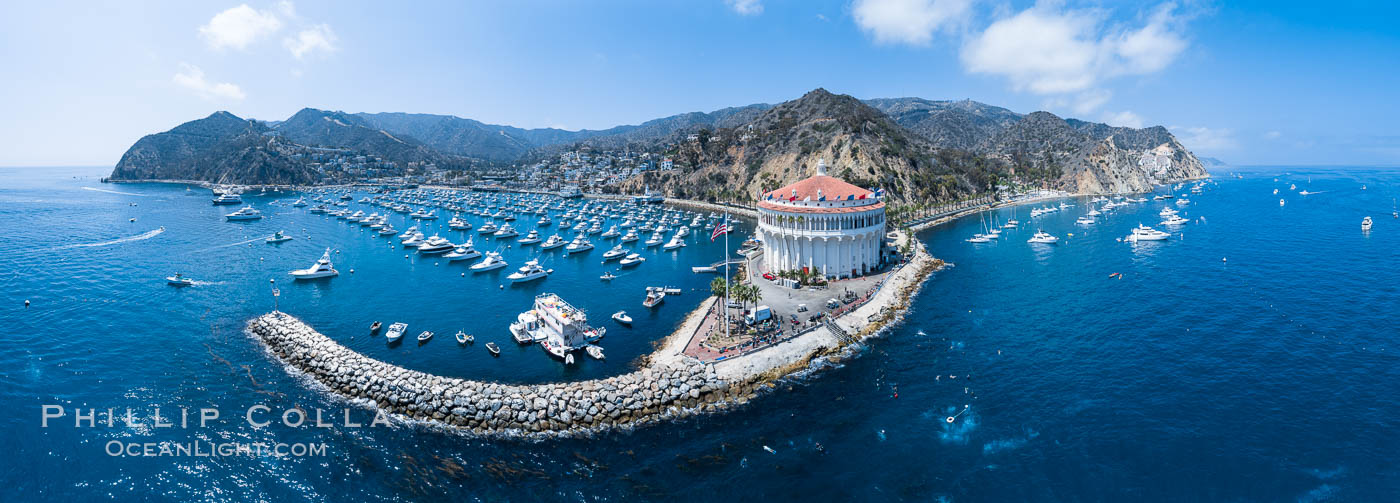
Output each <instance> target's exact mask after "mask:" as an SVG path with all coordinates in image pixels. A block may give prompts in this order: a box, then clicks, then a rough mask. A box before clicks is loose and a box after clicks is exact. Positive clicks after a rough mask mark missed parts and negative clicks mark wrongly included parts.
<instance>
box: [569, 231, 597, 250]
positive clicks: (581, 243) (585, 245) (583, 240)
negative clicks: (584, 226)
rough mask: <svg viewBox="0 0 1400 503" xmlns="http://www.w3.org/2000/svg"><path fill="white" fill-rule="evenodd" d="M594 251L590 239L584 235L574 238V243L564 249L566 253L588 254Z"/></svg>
mask: <svg viewBox="0 0 1400 503" xmlns="http://www.w3.org/2000/svg"><path fill="white" fill-rule="evenodd" d="M592 249H593V243H591V242H589V241H588V238H587V237H585V236H584V235H583V234H579V235H577V236H574V240H573V242H571V243H569V246H565V247H564V253H578V252H586V251H588V250H592Z"/></svg>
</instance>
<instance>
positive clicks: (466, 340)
mask: <svg viewBox="0 0 1400 503" xmlns="http://www.w3.org/2000/svg"><path fill="white" fill-rule="evenodd" d="M456 337H457V344H461V345H463V346H466V345H467V344H471V343H473V342H476V337H473V336H472V335H471V334H468V333H466V332H463V331H461V330H458V331H457V334H456Z"/></svg>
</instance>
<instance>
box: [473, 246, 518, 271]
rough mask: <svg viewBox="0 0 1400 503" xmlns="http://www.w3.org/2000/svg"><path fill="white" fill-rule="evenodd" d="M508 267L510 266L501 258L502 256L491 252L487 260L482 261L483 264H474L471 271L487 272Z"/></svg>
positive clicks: (487, 253)
mask: <svg viewBox="0 0 1400 503" xmlns="http://www.w3.org/2000/svg"><path fill="white" fill-rule="evenodd" d="M507 265H510V264H507V263H506V261H505V259H502V258H501V254H499V253H496V252H493V251H491V252H486V258H484V259H482V260H481V262H477V263H475V264H472V266H471V270H472V272H485V271H492V270H496V269H500V268H502V267H505V266H507Z"/></svg>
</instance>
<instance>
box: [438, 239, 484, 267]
mask: <svg viewBox="0 0 1400 503" xmlns="http://www.w3.org/2000/svg"><path fill="white" fill-rule="evenodd" d="M480 256H481V252H479V251H476V248H473V247H472V240H470V239H468V240H467V242H466V244H463V245H461V246H458V247H457V248H456V249H454V250H452V251H451V252H448V253H447V254H446V255H443V258H446V259H447V261H448V262H456V261H458V260H471V259H474V258H477V257H480Z"/></svg>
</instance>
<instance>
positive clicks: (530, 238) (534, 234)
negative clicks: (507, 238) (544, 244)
mask: <svg viewBox="0 0 1400 503" xmlns="http://www.w3.org/2000/svg"><path fill="white" fill-rule="evenodd" d="M538 242H540V231H537V230H531V231H530V233H529V234H526V235H525V237H523V238H520V239H519V240H517V241H516V243H519V244H522V245H532V244H535V243H538Z"/></svg>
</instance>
